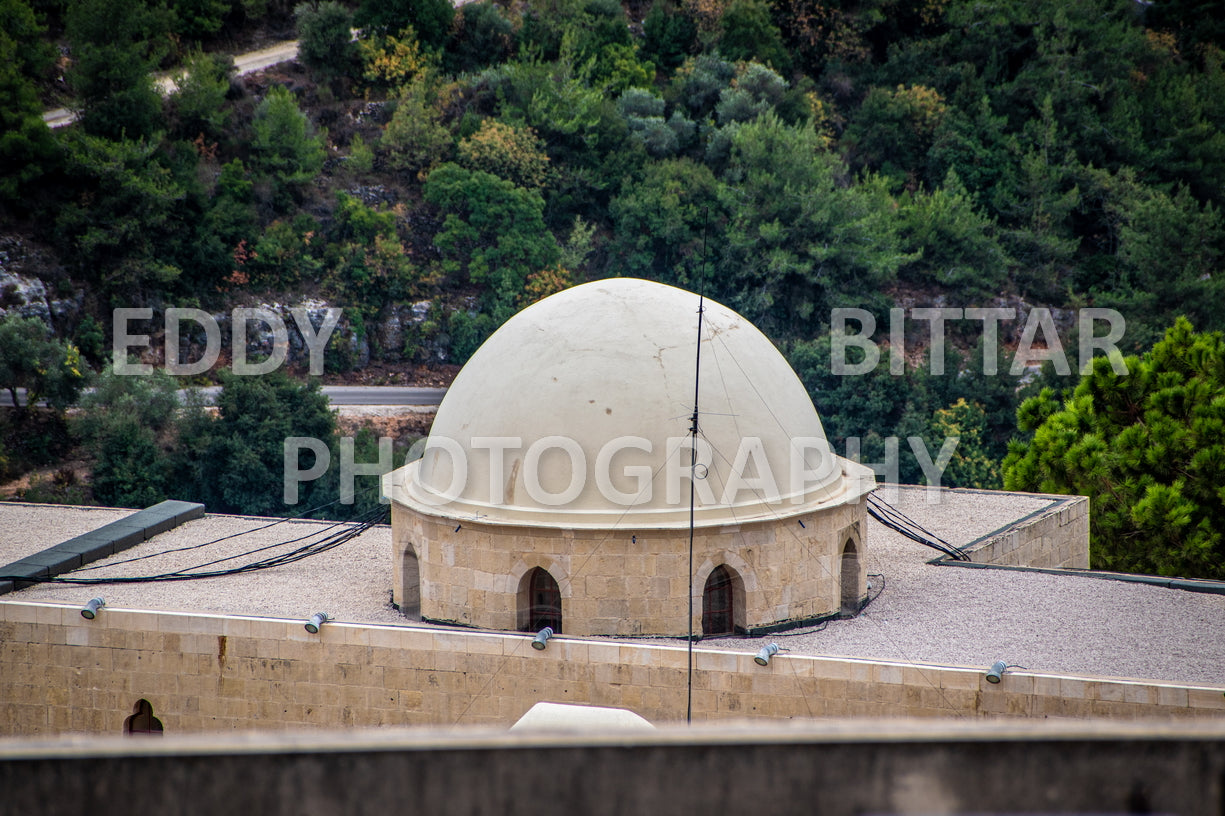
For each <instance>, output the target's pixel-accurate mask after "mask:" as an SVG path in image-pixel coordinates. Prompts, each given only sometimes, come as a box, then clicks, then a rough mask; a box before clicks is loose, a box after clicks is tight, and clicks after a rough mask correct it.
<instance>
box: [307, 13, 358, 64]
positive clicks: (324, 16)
mask: <svg viewBox="0 0 1225 816" xmlns="http://www.w3.org/2000/svg"><path fill="white" fill-rule="evenodd" d="M293 14H294V21H295V22H296V23H297V26H298V55H299V57H300V58H301V60H302V63H303V64H304V65H306V67H308V68H310V69H311V70H313V71H317V72H318V73H319V74H320V75H321V76H324V77H328V78H336V77H345V76H352V75H353V74H354V73H356V69H357V65H358V60H357V46H356V45H355V44H354V43H353V36H352V34H351V31H352V28H353V12H351V11H349V9H347V8H345V7H344V6H342V5H341V4H340V3H338V2H336V0H310V2H306V3H299V4H298V5H297V6H295V7H294V11H293Z"/></svg>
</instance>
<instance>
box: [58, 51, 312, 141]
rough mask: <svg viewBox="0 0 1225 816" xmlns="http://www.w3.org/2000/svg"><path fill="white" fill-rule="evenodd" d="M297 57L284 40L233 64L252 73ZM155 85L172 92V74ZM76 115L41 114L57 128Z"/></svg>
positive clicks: (65, 111)
mask: <svg viewBox="0 0 1225 816" xmlns="http://www.w3.org/2000/svg"><path fill="white" fill-rule="evenodd" d="M297 57H298V41H297V40H285V41H284V42H279V43H276V44H275V45H270V46H268V47H267V48H261V49H259V50H258V51H249V52H247V53H246V54H239V55H237V56H235V57H234V66H235V68H237V69H238V70H237V75H238V76H243V75H244V74H253V73H255V72H256V71H262V70H264V69H265V68H267V67H269V66H271V65H277V64H279V63H282V62H289V61H290V60H294V59H297ZM157 87H158V90H160V91H161V92H162V93H163V94H165V95H166V96H169V95H170V94H172V93H174V92H175V90H176V88H175V84H174V77H173V76H159V77H158V78H157ZM76 118H77V115H76V114H75V113H73V112H72V111H70V110H68V109H67V108H56V109H55V110H49V111H47V112H46V113H44V114H43V121H44V122H46V123H47V127H51V128H58V127H63V126H64V125H71V124H72V123H73V122H75V121H76Z"/></svg>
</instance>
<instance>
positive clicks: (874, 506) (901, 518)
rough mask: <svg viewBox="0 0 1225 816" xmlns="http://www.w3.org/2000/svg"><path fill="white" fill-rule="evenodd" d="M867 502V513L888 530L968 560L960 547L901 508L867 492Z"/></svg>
mask: <svg viewBox="0 0 1225 816" xmlns="http://www.w3.org/2000/svg"><path fill="white" fill-rule="evenodd" d="M867 504H868V515H870V516H872V518H874V519H876V520H877V521H879V522H880V523H881V524H883V525H885V526H886V527H888V528H889V529H890V530H893V531H895V532H898V533H901V534H902V535H904V536H905V537H906V538H909V539H910V540H911V541H915V542H918V543H919V544H923V545H924V546H927V547H931V548H932V549H933V550H939V551H940V552H942V553H944V554H945V555H947V556H949V557H951V558H954V559H956V560H958V561H969V560H970V557H969V556H968V555H966V554H965V552H964V551H963V550H962V549H961V548H960V547H957V546H954V545H953V544H950V543H948V542H947V541H945V540H944V539H943V538H941V537H940V536H938V535H936V534H935V533H933V532H932V531H930V530H928V529H926V528H924V527H923V526H922V525H920V524H919V523H918V522H916V521H915V520H914V519H912V518H910V517H909V516H907V515H906V514H905V513H903V512H902V511H901V510H898V509H897V508H896V507H894V506H893V505H891V504H888V503H887V502H885V501H884V500H882V499H880V498H878V497H877V496H876V495H875V494H872V493H869V494H868V497H867Z"/></svg>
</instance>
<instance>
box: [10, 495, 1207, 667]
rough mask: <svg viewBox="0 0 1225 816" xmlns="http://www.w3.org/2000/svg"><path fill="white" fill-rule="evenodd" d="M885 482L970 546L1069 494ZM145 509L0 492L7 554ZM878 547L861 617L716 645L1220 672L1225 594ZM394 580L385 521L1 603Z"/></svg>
mask: <svg viewBox="0 0 1225 816" xmlns="http://www.w3.org/2000/svg"><path fill="white" fill-rule="evenodd" d="M880 494H883V495H884V498H885V499H886V500H887V501H888V502H889V503H890V504H893V505H894V506H895V507H897V508H898V509H900V510H901V511H902V512H904V513H905V514H906V515H908V516H910V517H911V518H912V519H914V520H915V521H917V522H918V523H919V524H921V525H922V526H923V527H925V528H927V529H928V530H930V531H932V532H933V533H936V534H937V535H939V536H940V537H942V538H944V539H945V540H946V541H948V542H950V543H952V544H955V545H958V546H962V545H965V544H968V543H970V542H972V541H974V540H976V539H978V538H979V537H981V536H984V535H986V534H988V533H991V532H994V531H996V530H999V529H1001V528H1003V527H1005V526H1007V525H1009V524H1012V523H1014V522H1016V521H1019V520H1020V519H1023V518H1025V517H1026V516H1028V515H1030V514H1032V513H1034V512H1036V511H1040V510H1042V509H1044V508H1046V507H1050V506H1051V505H1052V504H1053V503H1054V501H1055V499H1047V498H1044V497H1041V496H1029V495H1020V494H1010V493H992V492H984V491H956V490H952V491H950V490H941V491H932V492H929V491H928V490H927V489H925V488H909V487H902V488H899V489H897V490H896V491H890V489H889V487H888V486H885V487H883V488H882V489H881V491H880V493H879V494H878V495H880ZM933 499H934V501H933ZM132 512H135V511H130V510H116V509H109V508H90V507H62V506H54V505H33V504H17V503H0V530H3V531H4V534H3V537H2V538H0V564H3V563H10V562H13V561H17V560H19V559H20V558H22V557H25V556H28V555H32V554H34V553H36V552H39V551H41V550H44V549H46V548H47V547H50V546H52V545H54V544H58V543H60V542H61V541H64V540H67V539H69V538H71V537H73V536H75V535H79V534H81V533H84V532H87V531H89V530H92V529H95V528H97V527H100V526H102V525H103V524H106V523H108V522H110V521H114V520H116V519H119V518H123V517H124V516H126V515H128V514H130V513H132ZM345 528H346V525H344V524H338V523H336V522H322V521H305V520H278V519H268V518H252V517H244V516H225V515H206V516H205V517H204V518H201V519H197V520H194V521H189V522H187V523H185V524H183V525H182V526H180V527H178V528H175V529H173V530H170V531H168V532H165V533H161V534H160V535H157V536H155V537H153V538H151V539H149V540H148V541H146V542H144V543H143V544H140V545H137V546H136V547H133V548H132V549H129V550H126V551H124V552H122V553H118V554H116V555H113V556H111V557H109V558H106V559H104V560H101V561H97V562H94V563H93V564H90V565H88V566H87V567H84V568H82V569H79V570H76V571H74V572H71V573H66V574H65V575H64V576H62V577H64V578H76V577H81V578H84V577H89V578H121V577H133V576H150V575H160V574H165V573H171V572H175V571H177V570H184V569H188V568H191V567H195V566H197V565H201V564H205V563H210V562H217V561H219V559H227V560H224V561H220V562H219V563H216V564H214V565H213V566H210V567H209V569H225V568H228V567H233V566H239V565H241V564H244V563H249V562H252V561H255V560H258V559H261V558H266V557H268V556H269V555H275V554H281V553H285V552H288V551H289V550H292V549H295V548H298V547H301V546H303V545H304V544H310V543H316V542H321V541H323V540H324V539H325V538H326V537H327V536H329V535H331V534H334V533H336V532H338V531H341V530H344V529H345ZM286 542H291V543H286ZM257 550H258V552H254V551H257ZM865 550H866V555H865V558H866V561H867V566H868V572H869V573H872V574H875V575H877V576H883V580H882V578H881V577H873V578H872V579H871V587H872V588H871V593H870V594H871V595H872V596H874V600H872V602H871V603H870V604H869V606H868V607H867V608H866V609H865V610H864V611H863V612H862V613H861V614H860V615H859V616H858V617H857V618H854V619H850V620H836V621H830V622H829V623H828V624H826V625H824V626H823V627H822V628H821V629H820V630H819V631H812V630H811V629H809V630H798V631H796V632H792V633H779V634H776V635H771V636H768V637H767V638H764V639H763V638H735V637H728V638H718V639H708V640H707V641H705V642H704V647H705V648H718V649H729V650H737V651H756V650H757V649H758V648H760V647H761V645H762V643H763V642H766V641H774V642H777V643H778V644H779V646H781V647H782V648H783V649H786V650H790V651H793V652H796V653H802V654H814V655H830V656H847V657H865V658H873V659H882V660H893V661H903V662H914V663H934V664H939V665H951V666H974V667H983V666H988V665H990V664H991V663H993V662H994V661H996V660H1005V661H1007V662H1008V663H1010V664H1015V665H1020V666H1024V667H1025V668H1027V669H1030V670H1032V671H1037V672H1049V673H1068V674H1094V675H1105V676H1113V677H1125V678H1140V679H1147V680H1166V681H1173V682H1183V683H1219V682H1220V666H1221V665H1222V664H1223V663H1225V595H1213V594H1203V593H1195V592H1188V591H1184V590H1179V589H1169V588H1165V587H1160V586H1151V585H1146V584H1135V583H1124V582H1118V581H1107V580H1100V579H1096V578H1086V577H1079V576H1074V575H1067V574H1060V575H1051V574H1044V573H1039V572H1027V571H1016V570H1004V569H966V568H959V567H950V566H938V565H934V564H930V563H928V562H929V561H931V560H932V559H933V558H934V557H935V556H937V555H938V553H937V552H936V551H934V550H932V549H929V548H927V547H924V546H922V545H920V544H917V543H915V542H913V541H910V540H909V539H907V538H905V537H903V536H901V535H899V534H897V533H895V532H893V531H892V530H889V529H888V528H886V527H884V526H882V525H880V524H878V523H877V522H876V521H874V520H872V519H871V518H869V519H868V527H867V531H866V543H865ZM391 586H392V554H391V528H390V527H389V526H386V525H380V526H375V527H372V528H370V529H368V530H366V531H365V532H364V533H362V534H361V535H360V536H357V537H356V538H353V539H352V540H350V541H348V542H346V543H344V544H342V545H340V546H338V547H336V548H335V549H331V550H328V551H325V552H321V553H319V554H316V555H313V556H311V557H309V558H306V559H304V560H301V561H297V562H295V563H292V564H287V565H283V566H278V567H275V568H272V569H267V570H261V571H257V572H249V573H243V574H238V575H226V576H222V577H215V578H205V579H199V580H190V581H169V582H152V583H148V582H146V583H116V584H106V585H103V586H96V585H88V586H81V585H74V584H44V585H39V586H32V587H28V588H26V589H22V590H18V591H16V592H14V593H11V594H9V595H4V596H0V603H3V602H5V601H41V602H62V603H71V604H82V605H83V604H84V603H85V602H86V601H88V600H89V599H90V598H92V597H94V596H96V595H102V596H104V597H105V598H106V602H107V605H108V606H111V607H119V608H127V609H151V610H167V611H183V612H205V613H215V614H223V615H243V616H257V617H272V618H291V619H293V618H299V619H303V620H305V619H306V618H308V617H310V615H311V614H313V613H315V612H320V611H323V612H327V613H329V614H330V615H331V616H332V617H333V618H335V619H337V620H340V621H346V622H354V623H377V624H395V625H403V626H428V624H423V623H421V622H420V621H417V620H412V619H410V618H408V617H406V616H405V615H403V614H401V613H400V612H399V611H398V610H396V609H395V608H394V607H393V606H392V605H391ZM612 639H614V640H615V638H612ZM661 642H669V643H673V644H675V643H678V642H681V641H677V640H670V641H661Z"/></svg>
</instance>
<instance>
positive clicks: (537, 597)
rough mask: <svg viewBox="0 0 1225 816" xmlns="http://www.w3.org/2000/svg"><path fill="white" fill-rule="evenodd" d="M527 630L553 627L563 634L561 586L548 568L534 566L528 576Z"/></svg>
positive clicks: (535, 630) (555, 631) (534, 630)
mask: <svg viewBox="0 0 1225 816" xmlns="http://www.w3.org/2000/svg"><path fill="white" fill-rule="evenodd" d="M525 600H526V601H527V631H529V632H539V631H540V630H541V629H543V628H545V627H546V626H551V627H553V634H555V635H558V634H561V588H560V587H558V586H557V581H555V580H554V579H553V576H552V575H549V572H548V570H545V569H542V568H541V567H536V568H534V569H533V570H532V571H531V572H530V573H528V576H527V598H526V599H525Z"/></svg>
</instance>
